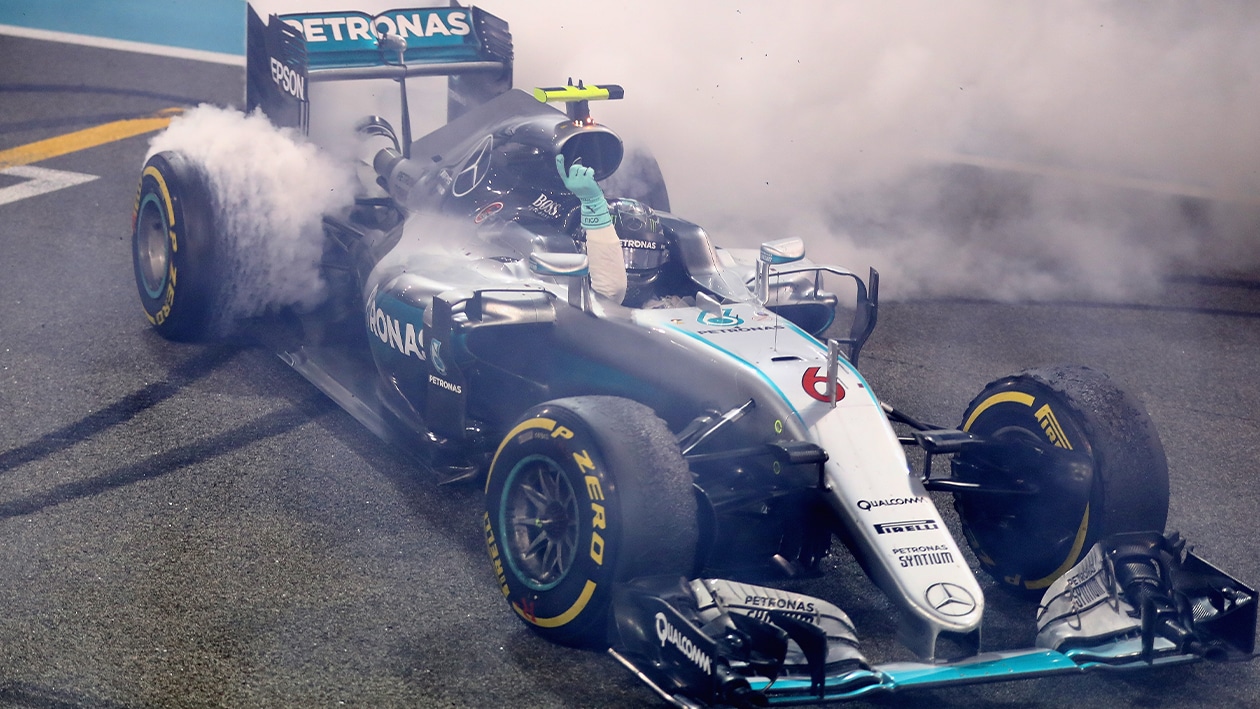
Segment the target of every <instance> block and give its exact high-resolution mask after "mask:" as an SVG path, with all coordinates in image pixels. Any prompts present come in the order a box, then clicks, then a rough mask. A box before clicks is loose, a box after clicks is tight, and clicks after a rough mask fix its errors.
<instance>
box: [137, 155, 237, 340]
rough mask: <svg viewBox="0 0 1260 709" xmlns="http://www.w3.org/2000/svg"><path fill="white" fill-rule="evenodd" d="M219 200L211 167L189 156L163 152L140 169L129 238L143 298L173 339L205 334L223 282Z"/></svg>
mask: <svg viewBox="0 0 1260 709" xmlns="http://www.w3.org/2000/svg"><path fill="white" fill-rule="evenodd" d="M214 214H215V212H214V206H213V199H212V194H211V191H210V188H209V186H208V183H207V180H206V177H205V174H204V173H203V172H202V171H201V170H200V169H198V167H197V166H196V165H194V164H193V163H192V162H191V161H190V160H189V159H188V158H187V157H186V156H184V155H182V154H180V153H176V152H162V153H158V154H156V155H154V156H153V157H151V158H149V160H148V161H147V162H146V163H145V164H144V170H143V171H142V172H141V174H140V190H139V192H138V194H137V195H136V206H135V212H134V216H133V220H132V221H133V228H132V238H131V251H132V262H133V265H134V267H135V275H136V286H137V288H138V290H139V292H140V304H141V305H142V306H143V307H144V314H145V315H146V316H147V317H148V319H149V323H150V324H151V325H153V327H154V328H155V329H156V330H157V331H158V332H159V333H160V334H161V335H162V336H163V337H166V338H168V339H171V340H200V339H207V338H208V337H210V336H211V335H212V334H214V333H213V328H214V326H215V324H216V322H215V321H216V311H217V308H216V300H217V299H218V298H217V295H218V292H219V291H220V290H221V288H222V283H223V282H224V278H223V276H224V274H221V273H219V272H218V271H217V268H218V267H219V262H220V261H221V260H222V259H219V258H216V253H215V251H216V246H217V234H216V225H215V218H214Z"/></svg>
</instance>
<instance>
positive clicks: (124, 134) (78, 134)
mask: <svg viewBox="0 0 1260 709" xmlns="http://www.w3.org/2000/svg"><path fill="white" fill-rule="evenodd" d="M183 110H184V109H182V108H165V109H162V110H161V111H158V112H157V113H156V114H155V115H152V116H148V117H145V118H131V119H128V120H125V121H114V122H112V123H105V124H102V125H99V126H93V127H91V128H84V129H83V130H79V131H75V132H73V133H66V134H65V135H59V136H57V137H55V138H48V139H47V140H38V141H35V142H34V143H27V144H26V145H19V146H18V147H16V148H9V149H8V150H0V170H7V169H9V168H11V167H17V166H19V165H30V164H31V163H35V162H39V161H41V160H47V159H49V158H55V157H57V156H59V155H66V154H69V153H74V152H78V151H80V150H86V149H88V148H95V147H96V146H98V145H104V144H106V143H112V142H114V141H116V140H122V139H123V138H131V137H133V136H137V135H144V134H145V133H153V132H154V131H159V130H162V129H163V128H165V127H166V126H167V125H169V124H170V122H171V118H173V117H175V116H176V115H178V114H180V113H182V112H183Z"/></svg>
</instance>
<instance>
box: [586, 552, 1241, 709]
mask: <svg viewBox="0 0 1260 709" xmlns="http://www.w3.org/2000/svg"><path fill="white" fill-rule="evenodd" d="M1118 536H1120V535H1118ZM1129 536H1133V535H1129ZM1151 538H1153V539H1155V540H1157V541H1155V542H1149V541H1143V540H1138V541H1139V542H1140V543H1138V544H1135V543H1134V540H1133V539H1119V540H1116V539H1115V538H1113V539H1108V540H1103V541H1102V542H1100V543H1099V545H1098V546H1097V547H1096V548H1095V549H1094V550H1093V551H1092V552H1091V555H1090V556H1089V557H1088V558H1087V559H1086V560H1084V561H1082V562H1081V564H1080V565H1078V566H1077V567H1076V568H1074V569H1073V570H1072V571H1070V572H1069V573H1068V574H1067V575H1065V576H1064V578H1063V579H1062V580H1061V583H1058V584H1056V585H1055V586H1054V587H1052V588H1051V590H1050V591H1049V592H1048V593H1047V595H1046V598H1045V599H1044V600H1043V602H1042V603H1043V604H1042V606H1041V608H1040V611H1039V616H1040V621H1041V622H1040V624H1039V625H1040V627H1041V631H1040V632H1039V634H1038V638H1037V644H1038V645H1039V646H1040V647H1032V648H1027V649H1022V650H1013V651H1003V652H986V653H981V654H978V655H974V656H971V657H967V658H964V659H962V660H957V661H953V662H945V663H925V662H897V663H886V664H880V665H874V664H871V663H870V662H868V660H867V659H866V658H865V657H864V656H863V655H862V653H861V651H860V649H859V643H858V638H857V634H856V632H855V630H854V628H853V626H852V623H850V621H849V618H848V616H846V615H845V613H844V612H843V611H842V610H840V609H839V608H838V607H836V606H835V605H833V604H831V603H828V602H826V601H823V600H821V599H817V598H813V597H810V596H806V595H803V594H799V593H791V592H788V591H782V590H779V589H774V588H767V587H763V586H754V585H750V584H743V583H737V582H733V581H728V580H723V579H696V580H692V581H686V580H683V579H678V578H672V577H671V578H649V579H638V580H635V581H633V582H630V583H628V584H624V585H623V586H621V587H620V588H619V589H618V590H617V592H616V593H615V595H614V598H613V619H612V621H611V622H612V626H613V627H612V628H611V629H610V633H611V639H612V648H611V649H610V650H609V652H610V653H611V654H612V655H613V657H615V658H616V659H617V660H618V661H619V662H621V663H622V664H623V665H625V666H626V667H627V668H629V669H630V670H631V671H632V672H634V673H635V675H636V676H638V677H639V678H640V679H641V680H643V681H644V682H645V683H647V684H648V685H649V686H650V687H652V689H653V690H654V691H656V692H657V693H658V694H659V695H660V696H661V697H662V698H663V699H665V700H666V701H668V702H670V703H672V704H674V705H675V706H679V707H703V706H735V707H756V706H771V705H792V704H810V703H817V702H838V701H844V700H849V699H856V698H858V697H866V696H870V695H876V694H885V693H890V692H900V691H904V690H910V689H924V688H930V687H940V686H945V685H957V684H973V683H980V682H996V681H1005V680H1013V679H1029V678H1033V677H1044V676H1049V675H1061V674H1079V673H1083V672H1091V671H1105V670H1132V669H1141V668H1148V667H1154V666H1157V665H1174V664H1183V663H1189V662H1195V661H1198V660H1201V659H1214V660H1239V659H1242V660H1247V659H1251V658H1252V657H1253V656H1254V649H1255V648H1254V644H1255V629H1256V600H1257V594H1256V591H1255V590H1253V589H1251V588H1249V587H1248V586H1246V585H1244V584H1243V583H1241V582H1239V581H1238V580H1236V579H1234V578H1232V577H1230V576H1228V575H1226V574H1224V573H1223V572H1221V571H1220V570H1218V569H1216V568H1215V567H1214V566H1212V565H1211V564H1209V563H1207V562H1206V561H1204V560H1202V559H1200V558H1199V557H1197V556H1195V555H1194V554H1193V553H1190V552H1185V551H1184V550H1182V549H1181V548H1180V547H1175V552H1176V553H1173V554H1169V553H1167V551H1166V550H1167V549H1168V548H1170V547H1172V546H1173V544H1172V542H1167V541H1166V540H1162V539H1161V537H1160V536H1159V535H1157V534H1156V535H1149V536H1148V537H1147V540H1149V539H1151ZM1174 539H1175V538H1174ZM1135 548H1141V549H1144V551H1141V552H1135V551H1134V550H1135ZM1161 550H1164V551H1162V552H1161ZM1142 555H1145V556H1142ZM1139 556H1140V557H1141V558H1138V557H1139ZM1134 564H1146V565H1147V568H1148V569H1150V570H1151V573H1150V574H1142V573H1139V574H1138V575H1137V577H1138V578H1140V581H1139V582H1138V583H1139V586H1141V588H1140V589H1139V588H1138V587H1137V586H1134V585H1133V583H1134V581H1133V578H1134V576H1133V573H1132V570H1133V568H1135V567H1134ZM1153 579H1158V581H1154V582H1152V583H1147V582H1149V581H1152V580H1153ZM1100 589H1101V595H1099V591H1100ZM1139 596H1141V597H1142V600H1141V601H1138V600H1137V599H1138V597H1139ZM1152 597H1157V598H1160V599H1163V600H1165V601H1167V602H1168V603H1167V604H1163V605H1161V602H1160V601H1158V600H1156V601H1152V600H1151V599H1152ZM1164 606H1166V607H1164ZM1169 609H1172V610H1169ZM1169 613H1171V614H1172V616H1174V617H1175V619H1173V620H1170V619H1169ZM1051 616H1053V617H1051ZM1173 625H1178V626H1180V627H1181V630H1182V631H1184V632H1173V631H1170V630H1168V629H1167V628H1165V627H1163V626H1169V627H1171V626H1173Z"/></svg>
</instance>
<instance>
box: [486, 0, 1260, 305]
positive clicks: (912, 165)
mask: <svg viewBox="0 0 1260 709" xmlns="http://www.w3.org/2000/svg"><path fill="white" fill-rule="evenodd" d="M485 7H486V8H487V9H489V10H490V11H491V12H495V13H496V14H499V15H500V16H502V17H504V18H506V19H507V20H508V21H509V22H510V23H511V25H512V30H513V36H514V38H515V40H516V56H517V69H516V83H517V85H518V86H526V87H528V86H535V85H538V86H546V85H555V84H557V83H561V82H563V81H564V80H565V78H567V77H569V76H572V77H574V78H575V79H576V78H583V79H585V80H586V81H587V82H590V83H598V82H616V83H620V84H622V85H624V86H625V87H626V100H624V101H621V102H613V103H610V104H607V105H598V106H593V107H592V110H593V112H594V113H595V116H596V118H598V119H600V120H601V121H603V122H605V123H607V124H609V125H610V126H611V127H612V128H614V129H615V130H617V131H619V132H620V133H621V134H622V135H623V136H625V137H627V138H628V139H632V140H635V141H639V142H642V143H646V144H648V145H650V146H651V147H652V149H653V151H654V152H655V153H656V155H657V157H658V158H659V160H660V162H661V164H662V167H663V169H664V172H665V176H666V179H667V181H668V182H669V186H670V192H671V199H672V202H673V209H674V211H675V212H677V213H678V214H680V215H682V216H686V217H688V218H691V219H693V220H695V221H697V222H699V223H701V224H703V225H704V226H705V227H706V228H707V229H708V230H709V231H710V232H711V233H712V234H713V236H714V237H715V240H717V241H719V242H720V243H730V242H731V241H732V240H736V241H739V242H742V243H744V244H752V243H756V242H758V241H760V240H763V239H765V238H773V237H777V236H785V235H801V236H804V237H806V239H807V242H808V243H810V244H811V253H812V255H813V256H815V257H816V258H824V257H825V258H828V259H836V260H839V261H841V262H844V263H846V264H848V265H850V266H852V267H855V268H862V267H864V266H865V265H866V264H868V263H869V264H872V265H875V266H876V267H877V268H879V269H880V270H881V271H882V272H883V273H884V275H885V276H886V277H885V279H884V283H885V285H886V287H887V290H888V292H890V293H891V294H899V295H914V294H958V295H973V296H988V297H1002V298H1027V297H1064V296H1072V297H1077V296H1096V297H1127V296H1129V295H1136V294H1141V293H1142V292H1143V291H1144V290H1145V289H1149V288H1152V287H1158V284H1159V282H1160V279H1161V278H1162V277H1163V276H1164V275H1166V274H1168V273H1169V272H1170V271H1172V270H1174V269H1189V270H1192V271H1193V270H1209V269H1220V268H1238V269H1246V268H1253V267H1255V266H1256V265H1257V264H1260V248H1257V244H1256V242H1257V240H1256V238H1255V236H1256V234H1257V233H1260V121H1257V120H1256V118H1255V117H1256V115H1257V114H1258V113H1260V5H1256V4H1254V3H1249V2H1242V1H1228V0H1227V1H1225V2H1219V3H1211V4H1204V3H1183V2H1171V1H1159V0H1156V1H1152V2H1145V1H1143V2H1132V1H1128V0H1121V1H1115V2H1092V1H1091V2H1086V1H1084V0H1065V1H1064V2H1055V3H1008V2H998V1H996V0H958V1H957V2H950V3H930V2H915V1H911V0H903V1H897V0H894V1H892V2H884V3H870V2H846V1H842V0H841V1H837V2H826V3H822V2H803V1H793V0H785V1H784V2H778V3H729V2H716V1H708V2H706V1H702V0H697V1H692V2H686V3H680V2H664V1H658V0H645V1H644V2H640V3H636V4H635V5H634V7H633V9H632V10H629V11H623V10H619V9H614V7H613V6H611V5H610V4H607V3H601V2H589V3H555V2H552V3H542V4H539V3H533V2H530V3H524V2H519V1H515V0H500V1H499V2H493V3H491V2H486V3H485ZM618 7H619V6H618Z"/></svg>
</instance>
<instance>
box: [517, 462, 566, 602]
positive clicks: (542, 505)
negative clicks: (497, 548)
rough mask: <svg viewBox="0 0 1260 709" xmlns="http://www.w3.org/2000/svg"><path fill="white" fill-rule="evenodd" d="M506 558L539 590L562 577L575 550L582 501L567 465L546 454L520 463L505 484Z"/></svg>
mask: <svg viewBox="0 0 1260 709" xmlns="http://www.w3.org/2000/svg"><path fill="white" fill-rule="evenodd" d="M503 501H504V504H503V505H502V506H501V507H500V509H501V510H502V512H501V515H502V517H501V519H500V525H501V528H502V529H504V530H505V531H506V537H507V541H506V554H505V556H506V557H507V560H508V564H509V565H511V567H512V569H513V571H515V572H516V575H517V577H519V578H520V579H521V580H522V581H523V582H524V583H525V585H526V586H529V587H530V588H531V589H534V590H536V591H545V590H547V589H550V588H554V587H555V586H556V585H557V584H559V583H560V582H561V581H563V580H564V577H565V576H566V575H567V574H568V573H569V569H570V568H571V567H572V565H573V559H574V556H575V555H576V551H577V538H578V506H577V495H575V494H574V492H573V486H572V485H570V484H569V480H568V478H566V477H565V474H564V470H562V469H561V468H560V466H559V465H557V464H556V462H555V461H554V460H552V459H551V458H548V457H546V456H538V455H535V456H529V457H527V458H524V459H523V460H521V461H520V462H519V463H517V464H516V465H515V466H514V467H513V468H512V471H511V473H509V475H508V479H507V482H506V484H505V485H504V489H503Z"/></svg>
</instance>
